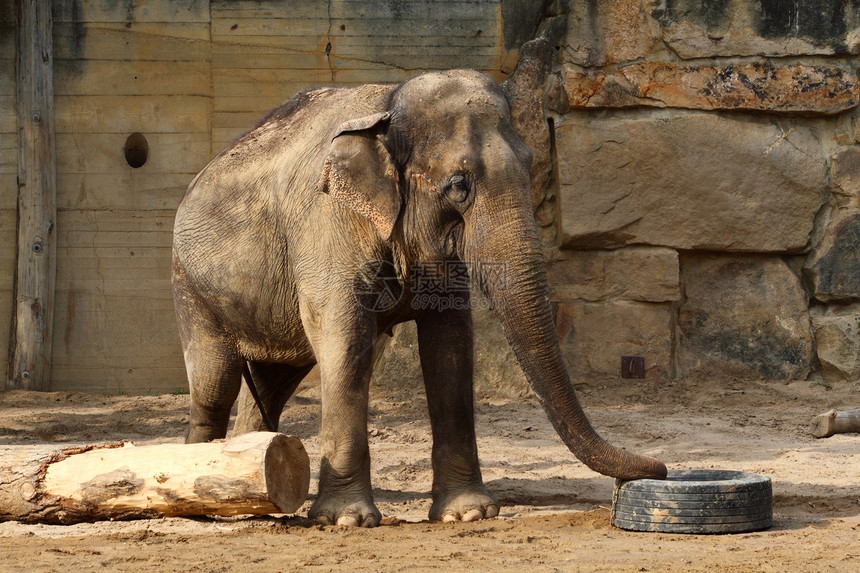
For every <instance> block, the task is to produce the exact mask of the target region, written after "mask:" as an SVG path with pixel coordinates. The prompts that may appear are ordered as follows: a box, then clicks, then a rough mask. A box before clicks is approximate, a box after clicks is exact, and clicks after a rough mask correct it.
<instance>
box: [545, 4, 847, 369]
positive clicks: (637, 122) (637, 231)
mask: <svg viewBox="0 0 860 573" xmlns="http://www.w3.org/2000/svg"><path fill="white" fill-rule="evenodd" d="M547 16H548V17H547V19H546V20H545V21H544V23H543V27H542V33H543V35H544V36H545V37H546V38H547V40H548V41H549V42H550V43H551V45H553V46H554V47H555V58H554V61H553V72H554V76H553V81H550V82H548V84H547V86H546V94H547V99H546V108H547V110H548V112H547V117H548V118H549V120H550V122H551V123H552V125H553V134H554V143H553V150H554V156H555V160H556V161H555V163H554V165H555V167H556V168H557V169H556V172H555V176H556V181H557V187H556V193H557V194H556V195H555V197H551V196H550V197H549V198H548V199H547V201H551V202H553V203H554V207H555V210H554V212H555V217H554V218H552V219H551V220H550V219H549V218H547V219H545V220H544V224H546V225H547V229H548V230H549V231H550V233H549V234H550V235H552V234H554V235H555V241H547V243H548V246H549V249H548V258H550V259H551V270H550V276H551V277H552V278H553V281H554V285H553V292H554V302H555V304H556V306H557V308H558V318H559V320H558V323H559V333H560V334H561V335H562V344H563V347H564V350H565V353H566V354H567V356H568V357H569V358H570V360H571V362H572V364H574V365H575V366H574V371H576V372H577V374H578V375H579V376H580V377H582V378H584V379H589V378H600V377H612V376H618V375H620V374H621V355H625V356H641V357H643V358H644V362H645V377H646V378H648V379H653V380H665V379H670V378H674V377H677V376H683V375H687V374H689V373H692V372H695V371H699V370H701V371H704V372H709V373H725V374H732V375H737V376H743V377H764V378H772V379H787V378H794V379H797V378H799V379H804V378H807V377H809V376H818V375H819V374H820V375H822V376H823V377H824V378H825V379H826V380H836V379H841V378H850V379H855V378H856V377H857V376H858V375H860V346H858V339H857V334H858V329H860V305H857V303H858V301H860V255H858V254H857V253H858V249H857V246H858V240H860V212H858V211H860V201H858V199H860V195H858V193H860V147H858V142H860V139H858V136H860V131H858V121H857V114H856V112H855V109H856V106H857V103H858V98H860V90H858V81H857V71H856V67H857V62H858V60H857V57H856V54H857V53H858V49H860V44H858V42H860V28H858V26H860V8H858V7H857V4H856V3H848V2H837V1H824V0H821V1H800V0H793V1H788V2H770V1H765V0H721V1H715V2H694V1H691V0H662V1H657V0H642V1H640V0H612V1H600V0H595V1H589V2H569V3H566V2H556V3H555V4H553V6H552V7H551V8H550V11H549V12H548V14H547ZM553 16H554V17H553ZM571 331H572V332H573V336H571V335H570V334H569V332H571ZM595 341H599V343H596V342H595ZM583 352H585V353H586V354H585V355H583ZM577 363H579V366H576V364H577Z"/></svg>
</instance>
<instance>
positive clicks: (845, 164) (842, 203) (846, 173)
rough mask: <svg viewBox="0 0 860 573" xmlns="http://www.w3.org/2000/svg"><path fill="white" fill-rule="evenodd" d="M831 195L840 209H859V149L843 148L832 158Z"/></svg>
mask: <svg viewBox="0 0 860 573" xmlns="http://www.w3.org/2000/svg"><path fill="white" fill-rule="evenodd" d="M833 195H834V196H835V197H836V201H837V203H838V205H839V207H840V208H842V209H857V208H858V207H860V149H857V148H856V147H845V148H843V149H841V150H840V151H839V152H838V153H837V154H836V157H834V158H833Z"/></svg>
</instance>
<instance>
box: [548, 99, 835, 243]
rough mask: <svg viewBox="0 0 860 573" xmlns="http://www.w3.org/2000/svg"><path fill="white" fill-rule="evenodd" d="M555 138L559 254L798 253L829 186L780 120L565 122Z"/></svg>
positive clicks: (806, 141) (691, 116)
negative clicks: (652, 248)
mask: <svg viewBox="0 0 860 573" xmlns="http://www.w3.org/2000/svg"><path fill="white" fill-rule="evenodd" d="M556 134H557V138H556V139H557V141H556V145H557V149H558V158H559V182H560V198H559V199H560V210H561V237H560V243H561V245H562V246H563V247H569V248H617V247H621V246H625V245H633V244H647V245H659V246H666V247H672V248H677V249H700V250H718V251H752V252H803V251H804V250H805V249H806V248H807V243H808V242H809V237H810V233H811V231H812V229H813V221H814V219H815V216H816V214H817V213H818V211H819V209H820V208H821V207H822V205H823V204H824V203H825V201H826V198H827V195H828V190H829V186H830V185H829V176H830V174H829V169H828V158H827V156H826V155H825V154H824V151H823V149H822V145H821V142H820V141H819V140H818V136H817V135H816V132H815V131H814V130H813V129H811V128H808V127H805V126H803V125H799V124H796V123H793V122H790V121H782V120H776V119H763V118H753V117H718V116H715V115H713V114H707V113H686V112H676V113H672V114H668V113H666V112H654V113H652V114H648V115H646V116H642V115H640V114H637V115H631V114H627V113H623V112H618V113H615V114H601V115H599V116H596V115H586V114H579V113H571V114H569V115H567V116H566V117H565V118H563V119H562V120H561V121H560V123H559V124H558V126H557V128H556Z"/></svg>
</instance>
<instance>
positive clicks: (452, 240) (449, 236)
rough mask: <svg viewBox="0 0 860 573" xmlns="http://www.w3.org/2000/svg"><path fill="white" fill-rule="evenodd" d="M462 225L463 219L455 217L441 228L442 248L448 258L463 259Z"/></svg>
mask: <svg viewBox="0 0 860 573" xmlns="http://www.w3.org/2000/svg"><path fill="white" fill-rule="evenodd" d="M463 227H464V223H463V221H462V220H460V219H455V220H453V221H451V222H450V223H448V224H447V225H445V227H444V228H443V229H442V249H443V252H444V253H445V255H446V257H447V258H449V259H453V258H459V259H460V260H463Z"/></svg>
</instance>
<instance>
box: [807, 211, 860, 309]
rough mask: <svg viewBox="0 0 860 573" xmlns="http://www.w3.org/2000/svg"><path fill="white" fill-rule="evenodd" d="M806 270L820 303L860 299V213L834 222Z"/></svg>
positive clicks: (810, 258)
mask: <svg viewBox="0 0 860 573" xmlns="http://www.w3.org/2000/svg"><path fill="white" fill-rule="evenodd" d="M803 270H804V273H805V274H806V276H807V277H808V278H809V280H810V282H811V284H812V289H813V296H815V298H817V299H818V300H820V301H825V302H828V301H849V300H857V299H860V214H856V213H855V214H852V215H847V216H844V217H842V218H840V219H837V220H836V221H834V222H833V223H831V224H830V226H829V227H828V228H827V231H826V232H825V234H824V239H823V240H822V241H821V245H819V246H818V248H817V249H816V250H815V251H814V252H813V253H811V254H810V256H809V258H808V259H807V262H806V264H805V265H804V269H803Z"/></svg>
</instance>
